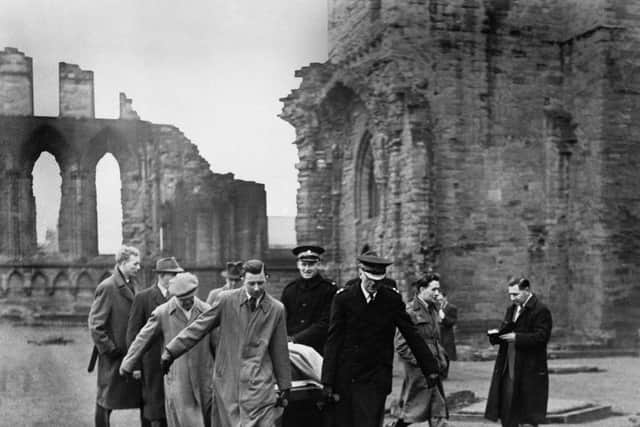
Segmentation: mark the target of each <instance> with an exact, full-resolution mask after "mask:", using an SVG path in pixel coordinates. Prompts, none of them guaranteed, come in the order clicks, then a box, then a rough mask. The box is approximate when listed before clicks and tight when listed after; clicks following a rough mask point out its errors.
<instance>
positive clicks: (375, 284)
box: [360, 269, 382, 293]
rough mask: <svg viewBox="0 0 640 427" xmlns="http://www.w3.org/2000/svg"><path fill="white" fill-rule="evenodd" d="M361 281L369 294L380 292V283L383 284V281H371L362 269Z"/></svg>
mask: <svg viewBox="0 0 640 427" xmlns="http://www.w3.org/2000/svg"><path fill="white" fill-rule="evenodd" d="M360 280H361V281H362V286H364V289H365V290H366V291H367V292H369V293H375V292H378V288H379V287H380V283H382V281H381V280H371V279H370V278H369V277H368V276H367V275H366V274H365V272H364V271H363V270H362V269H360Z"/></svg>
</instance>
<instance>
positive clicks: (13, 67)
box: [0, 47, 33, 116]
mask: <svg viewBox="0 0 640 427" xmlns="http://www.w3.org/2000/svg"><path fill="white" fill-rule="evenodd" d="M0 114H3V115H16V116H29V115H32V114H33V62H32V60H31V58H30V57H28V56H26V55H25V54H24V53H22V52H20V51H19V50H18V49H15V48H12V47H7V48H5V49H4V50H3V51H1V52H0Z"/></svg>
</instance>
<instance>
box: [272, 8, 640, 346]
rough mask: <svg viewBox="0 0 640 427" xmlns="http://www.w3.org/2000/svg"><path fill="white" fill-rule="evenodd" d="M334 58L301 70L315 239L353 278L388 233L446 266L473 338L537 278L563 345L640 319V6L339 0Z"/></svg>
mask: <svg viewBox="0 0 640 427" xmlns="http://www.w3.org/2000/svg"><path fill="white" fill-rule="evenodd" d="M329 41H330V53H329V59H328V61H327V62H325V63H322V64H320V63H314V64H311V65H309V66H307V67H304V68H302V69H301V70H299V71H298V72H297V73H296V75H297V76H299V77H301V78H302V83H301V85H300V87H299V88H298V89H295V90H293V92H292V93H291V94H290V95H289V96H287V97H286V98H284V99H283V102H284V109H283V113H282V117H283V118H284V119H285V120H287V121H288V122H289V123H291V124H292V125H293V126H294V127H295V129H296V133H297V139H296V141H295V143H296V145H297V147H298V153H299V162H298V164H297V168H298V180H299V182H300V189H299V191H298V217H297V222H296V232H297V237H298V240H299V241H300V242H307V241H309V242H311V241H313V242H318V243H320V244H323V245H326V246H327V247H328V248H330V250H329V253H328V258H329V260H330V261H331V267H332V268H333V269H334V271H335V275H336V276H340V277H339V278H340V279H341V281H342V282H344V280H345V279H346V278H347V276H350V275H352V274H353V268H354V265H355V255H356V253H357V252H358V250H359V248H360V247H361V246H362V245H363V244H364V243H365V242H369V243H372V244H373V245H374V246H375V247H376V248H377V249H378V250H379V251H380V252H382V253H383V254H384V255H386V256H389V257H392V258H393V259H394V260H395V265H394V267H393V273H392V275H393V276H394V277H395V278H396V279H399V280H400V283H401V285H403V288H404V290H405V291H406V290H407V289H406V286H407V284H408V283H409V282H410V281H412V280H414V279H415V278H416V276H417V275H418V274H419V272H420V271H423V270H424V269H425V268H427V267H434V268H435V269H436V270H438V271H439V272H440V273H441V274H442V276H443V285H444V287H445V288H446V289H447V290H448V291H449V294H450V298H451V300H452V301H454V302H455V303H456V304H458V305H459V306H460V307H461V314H462V318H463V320H462V321H461V324H460V327H461V329H462V330H465V328H466V330H467V331H471V330H476V331H481V330H482V329H483V328H485V327H486V326H488V325H495V322H497V321H498V319H500V318H501V317H502V315H503V312H504V307H505V306H506V304H507V299H506V290H505V281H506V277H507V276H508V275H511V274H526V275H528V276H529V277H530V278H531V280H532V283H533V285H534V288H535V291H536V292H538V293H539V294H541V295H542V296H543V298H544V299H545V300H546V301H547V302H548V303H549V305H550V306H551V308H552V311H553V314H554V321H555V326H556V327H555V332H554V339H557V340H561V341H562V340H564V342H582V343H584V342H598V343H608V344H616V345H628V344H630V343H633V342H635V341H636V340H637V338H638V328H639V327H640V56H639V55H638V52H640V3H638V2H629V1H615V0H590V1H583V0H567V1H562V2H559V1H546V0H446V1H445V0H330V1H329Z"/></svg>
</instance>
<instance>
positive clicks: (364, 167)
mask: <svg viewBox="0 0 640 427" xmlns="http://www.w3.org/2000/svg"><path fill="white" fill-rule="evenodd" d="M355 165H356V168H355V174H356V175H355V178H356V182H355V201H356V206H355V208H356V218H358V219H360V220H368V219H371V218H375V217H377V216H378V215H379V214H380V193H379V190H378V184H377V182H376V173H375V172H376V169H375V159H374V157H373V149H372V144H371V134H370V133H369V132H365V133H364V135H363V136H362V138H361V140H360V143H359V145H358V152H357V154H356V163H355Z"/></svg>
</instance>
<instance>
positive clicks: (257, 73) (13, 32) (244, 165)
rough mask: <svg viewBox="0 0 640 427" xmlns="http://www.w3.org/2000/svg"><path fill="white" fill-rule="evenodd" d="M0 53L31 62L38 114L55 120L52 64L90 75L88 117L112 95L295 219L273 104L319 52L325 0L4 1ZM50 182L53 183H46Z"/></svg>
mask: <svg viewBox="0 0 640 427" xmlns="http://www.w3.org/2000/svg"><path fill="white" fill-rule="evenodd" d="M0 6H1V9H0V10H1V12H0V49H1V48H3V47H6V46H11V47H16V48H18V49H20V50H21V51H23V52H24V53H26V54H27V55H28V56H31V57H32V58H33V66H34V99H35V114H36V115H42V116H56V115H58V62H60V61H64V62H69V63H75V64H78V65H80V67H81V68H83V69H86V70H92V71H93V72H94V82H95V102H96V117H99V118H117V116H118V108H119V105H118V102H119V101H118V93H119V92H120V91H122V92H125V93H126V94H127V96H128V97H130V98H132V99H133V107H134V109H135V110H136V111H137V112H138V114H139V115H140V117H141V118H142V119H143V120H148V121H151V122H154V123H167V124H173V125H176V126H177V127H179V128H180V129H181V130H182V131H183V132H184V134H185V135H186V136H187V138H189V139H190V140H191V141H192V142H193V143H195V144H197V145H198V147H199V149H200V153H201V154H202V155H203V156H204V157H205V158H206V159H207V160H208V161H209V163H210V164H211V168H212V170H213V171H214V172H220V173H226V172H233V173H234V174H235V176H236V177H237V178H239V179H245V180H253V181H258V182H262V183H264V184H266V188H267V211H268V214H269V215H291V216H293V215H295V213H296V207H295V192H296V188H297V180H296V170H295V168H294V164H295V162H296V150H295V146H293V145H292V142H293V140H294V137H295V134H294V130H293V128H292V127H291V126H290V125H289V124H288V123H286V122H284V121H283V120H281V119H279V118H278V117H277V114H279V112H280V110H281V106H282V104H281V103H280V102H279V101H278V99H279V98H281V97H283V96H286V95H287V94H288V93H289V92H290V91H291V89H293V88H296V87H298V86H299V84H300V81H299V79H296V78H295V77H294V75H293V74H294V71H295V70H296V69H298V68H300V67H302V66H304V65H307V64H308V63H310V62H324V61H325V60H326V56H327V11H326V1H325V0H270V1H256V0H188V1H184V2H175V1H169V0H134V1H132V0H94V1H86V0H64V1H62V0H56V1H54V0H0ZM51 181H53V180H51Z"/></svg>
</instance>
